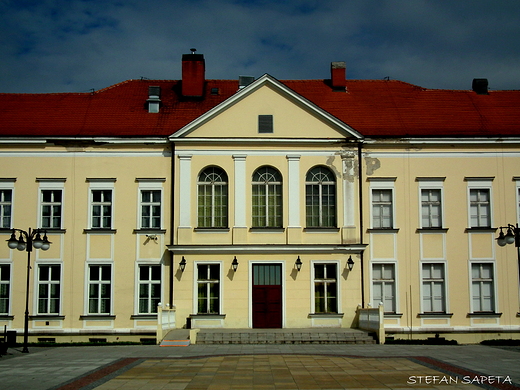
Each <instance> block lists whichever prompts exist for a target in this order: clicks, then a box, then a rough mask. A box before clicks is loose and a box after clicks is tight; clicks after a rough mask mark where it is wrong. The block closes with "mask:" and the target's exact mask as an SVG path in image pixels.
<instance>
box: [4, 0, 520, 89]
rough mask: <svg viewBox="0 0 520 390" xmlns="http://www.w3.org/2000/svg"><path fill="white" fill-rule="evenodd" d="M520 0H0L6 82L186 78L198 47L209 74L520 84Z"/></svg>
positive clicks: (88, 85)
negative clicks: (339, 70)
mask: <svg viewBox="0 0 520 390" xmlns="http://www.w3.org/2000/svg"><path fill="white" fill-rule="evenodd" d="M519 21H520V1H518V0H493V1H490V0H471V1H470V0H459V1H454V0H406V1H405V0H386V1H384V0H381V1H375V0H358V1H348V0H301V1H296V0H285V1H283V0H146V1H144V0H0V47H1V49H2V52H1V55H0V92H23V93H26V92H27V93H40V92H86V91H89V90H92V89H95V90H98V89H101V88H105V87H108V86H110V85H113V84H116V83H119V82H121V81H124V80H127V79H138V78H141V77H146V78H149V79H166V80H170V79H179V78H180V70H181V62H180V60H181V56H182V54H184V53H189V49H190V48H192V47H194V48H197V53H202V54H204V56H205V58H206V77H207V78H212V79H235V78H238V76H239V75H252V76H255V77H259V76H261V75H262V74H264V73H269V74H270V75H272V76H273V77H276V78H278V79H323V78H328V77H329V76H330V70H329V69H330V62H332V61H345V62H346V63H347V78H349V79H383V78H385V77H389V78H390V79H398V80H402V81H406V82H409V83H412V84H416V85H420V86H422V87H426V88H446V89H470V88H471V81H472V79H473V78H488V79H489V87H490V89H491V90H493V89H495V90H500V89H520V22H519Z"/></svg>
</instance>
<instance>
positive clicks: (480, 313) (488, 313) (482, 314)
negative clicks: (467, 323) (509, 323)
mask: <svg viewBox="0 0 520 390" xmlns="http://www.w3.org/2000/svg"><path fill="white" fill-rule="evenodd" d="M468 317H488V318H489V317H495V318H499V317H502V313H495V312H491V311H477V312H474V313H468Z"/></svg>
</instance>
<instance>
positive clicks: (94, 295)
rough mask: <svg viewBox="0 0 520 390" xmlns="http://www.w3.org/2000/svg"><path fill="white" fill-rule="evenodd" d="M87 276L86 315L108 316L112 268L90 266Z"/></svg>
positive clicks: (108, 266)
mask: <svg viewBox="0 0 520 390" xmlns="http://www.w3.org/2000/svg"><path fill="white" fill-rule="evenodd" d="M88 275H89V280H88V313H89V314H110V298H111V283H112V266H110V265H90V266H89V273H88Z"/></svg>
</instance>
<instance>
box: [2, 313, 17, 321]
mask: <svg viewBox="0 0 520 390" xmlns="http://www.w3.org/2000/svg"><path fill="white" fill-rule="evenodd" d="M12 320H14V316H10V315H7V314H0V321H12Z"/></svg>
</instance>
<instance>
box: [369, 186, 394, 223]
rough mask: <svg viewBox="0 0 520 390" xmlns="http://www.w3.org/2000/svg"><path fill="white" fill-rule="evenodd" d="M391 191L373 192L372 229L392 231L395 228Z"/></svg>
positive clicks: (374, 190)
mask: <svg viewBox="0 0 520 390" xmlns="http://www.w3.org/2000/svg"><path fill="white" fill-rule="evenodd" d="M392 198H393V195H392V190H391V189H381V190H379V189H377V190H376V189H373V190H372V228H374V229H390V228H393V227H394V222H393V202H392Z"/></svg>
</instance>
